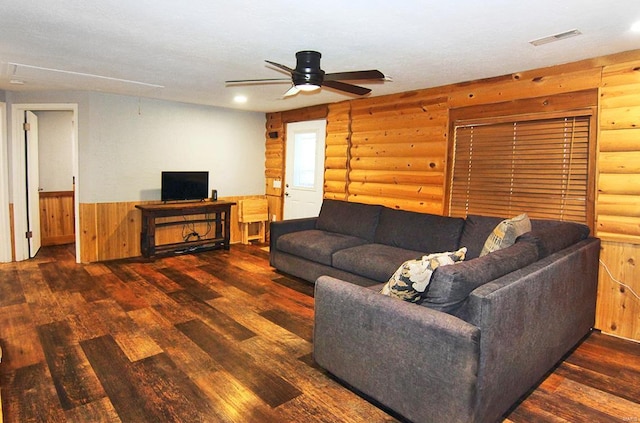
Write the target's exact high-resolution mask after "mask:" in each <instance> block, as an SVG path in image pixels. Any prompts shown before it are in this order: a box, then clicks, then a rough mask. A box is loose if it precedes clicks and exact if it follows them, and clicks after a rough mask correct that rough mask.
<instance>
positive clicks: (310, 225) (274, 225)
mask: <svg viewBox="0 0 640 423" xmlns="http://www.w3.org/2000/svg"><path fill="white" fill-rule="evenodd" d="M317 220H318V218H317V217H304V218H300V219H288V220H279V221H277V222H270V223H269V249H270V250H271V251H275V249H276V242H277V241H278V238H279V237H281V236H282V235H284V234H288V233H290V232H298V231H306V230H309V229H315V227H316V221H317Z"/></svg>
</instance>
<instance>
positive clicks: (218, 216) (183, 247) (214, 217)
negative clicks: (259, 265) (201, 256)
mask: <svg viewBox="0 0 640 423" xmlns="http://www.w3.org/2000/svg"><path fill="white" fill-rule="evenodd" d="M235 204H236V203H234V202H231V201H200V202H197V203H168V204H138V205H136V208H137V209H140V211H141V212H142V231H141V232H140V252H141V253H142V256H143V257H146V258H149V257H154V256H157V255H160V254H177V253H185V252H193V251H202V250H211V249H214V248H224V249H225V250H228V249H229V245H230V243H229V240H230V238H231V226H230V220H231V206H233V205H235ZM199 214H201V215H204V218H200V219H192V220H188V221H185V220H171V221H166V222H156V219H157V218H161V217H174V216H189V215H199ZM185 222H186V223H212V224H213V226H214V230H215V232H214V235H213V237H211V238H206V239H197V240H188V241H183V242H176V243H172V244H161V245H156V228H157V227H162V226H175V225H184V224H185Z"/></svg>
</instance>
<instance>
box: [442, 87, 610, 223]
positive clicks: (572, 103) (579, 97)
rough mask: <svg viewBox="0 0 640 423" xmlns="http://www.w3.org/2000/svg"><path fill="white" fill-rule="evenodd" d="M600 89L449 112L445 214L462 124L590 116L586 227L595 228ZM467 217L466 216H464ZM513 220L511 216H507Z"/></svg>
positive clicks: (448, 207)
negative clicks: (456, 134)
mask: <svg viewBox="0 0 640 423" xmlns="http://www.w3.org/2000/svg"><path fill="white" fill-rule="evenodd" d="M597 102H598V92H597V90H595V89H593V90H585V91H579V92H573V93H563V94H556V95H553V96H548V97H538V98H531V99H523V100H515V101H509V102H503V103H495V104H488V105H478V106H470V107H463V108H458V109H451V110H450V112H449V137H450V138H449V139H450V142H449V148H448V152H447V177H446V178H445V204H444V212H445V215H451V207H450V204H451V188H452V186H451V185H452V181H453V176H454V175H453V171H454V164H455V147H456V143H455V130H456V127H457V126H461V125H470V124H476V125H487V124H494V123H495V124H497V123H510V122H522V121H535V120H545V119H556V118H564V117H567V118H572V117H575V116H588V117H589V135H588V156H589V158H588V164H587V167H588V169H587V185H586V189H587V192H586V199H585V208H586V209H585V216H586V222H584V223H585V224H586V225H588V226H589V227H590V229H591V231H592V233H593V231H594V229H595V195H596V193H595V187H596V163H597V161H596V160H597V157H596V154H597V148H596V147H597V146H596V140H597V131H598V127H597ZM460 217H466V216H460ZM504 217H509V216H504Z"/></svg>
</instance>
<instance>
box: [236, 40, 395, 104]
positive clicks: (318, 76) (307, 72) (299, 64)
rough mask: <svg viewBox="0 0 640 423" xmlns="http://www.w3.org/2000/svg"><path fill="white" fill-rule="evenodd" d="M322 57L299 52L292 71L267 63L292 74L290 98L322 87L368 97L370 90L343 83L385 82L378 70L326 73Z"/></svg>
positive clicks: (313, 53) (316, 54)
mask: <svg viewBox="0 0 640 423" xmlns="http://www.w3.org/2000/svg"><path fill="white" fill-rule="evenodd" d="M320 57H322V55H321V54H320V53H318V52H317V51H310V50H305V51H299V52H297V53H296V67H295V69H291V68H290V67H288V66H285V65H281V64H280V63H275V62H272V61H269V60H265V62H267V63H269V64H270V65H272V66H275V67H276V68H278V69H281V70H283V71H285V72H289V73H290V74H291V78H290V80H291V82H292V84H293V85H292V86H291V88H290V89H289V90H288V91H287V92H286V93H285V94H284V97H289V96H292V95H295V94H298V93H299V92H300V91H315V90H318V89H320V87H321V86H324V87H329V88H333V89H336V90H340V91H344V92H347V93H350V94H355V95H366V94H369V93H370V92H371V90H370V89H369V88H365V87H360V86H358V85H353V84H349V83H346V82H341V81H349V80H376V81H377V80H385V79H386V77H385V76H384V74H383V73H382V72H380V71H378V70H366V71H352V72H337V73H325V72H324V71H323V70H322V69H320ZM288 80H289V78H286V79H283V78H270V79H243V80H234V81H225V83H227V84H238V83H261V82H264V83H268V82H274V81H288Z"/></svg>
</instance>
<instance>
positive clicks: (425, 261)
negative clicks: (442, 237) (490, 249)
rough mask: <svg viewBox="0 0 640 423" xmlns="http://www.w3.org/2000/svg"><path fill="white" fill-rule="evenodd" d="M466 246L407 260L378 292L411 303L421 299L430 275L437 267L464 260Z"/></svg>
mask: <svg viewBox="0 0 640 423" xmlns="http://www.w3.org/2000/svg"><path fill="white" fill-rule="evenodd" d="M466 252H467V249H466V248H464V247H463V248H461V249H459V250H458V251H449V252H445V253H433V254H428V255H426V256H422V258H419V259H415V260H407V261H405V262H404V263H402V265H400V267H399V268H398V270H396V271H395V273H394V274H393V275H392V276H391V278H390V279H389V282H387V283H386V284H385V285H384V286H383V287H382V289H381V290H380V293H381V294H382V295H387V296H389V297H393V298H398V299H401V300H404V301H409V302H412V303H418V302H420V301H422V296H423V295H424V293H425V291H426V289H427V287H428V286H429V282H431V276H432V275H433V272H434V270H436V269H437V268H438V267H441V266H446V265H449V264H454V263H456V262H460V261H462V260H464V255H465V253H466Z"/></svg>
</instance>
